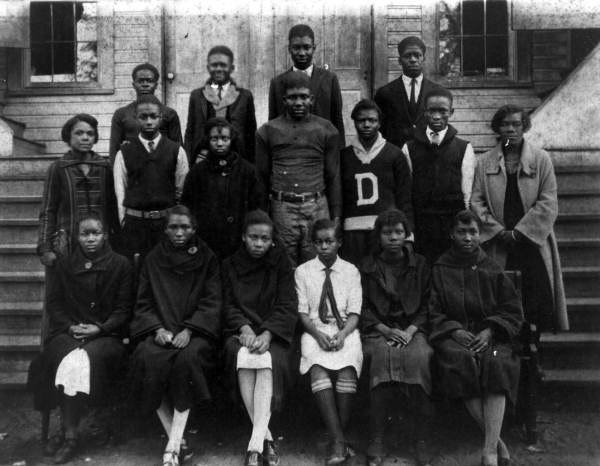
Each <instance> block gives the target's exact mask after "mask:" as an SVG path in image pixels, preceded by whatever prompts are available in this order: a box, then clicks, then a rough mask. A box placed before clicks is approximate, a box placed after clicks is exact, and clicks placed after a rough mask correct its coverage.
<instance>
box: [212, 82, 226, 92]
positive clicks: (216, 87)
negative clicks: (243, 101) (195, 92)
mask: <svg viewBox="0 0 600 466" xmlns="http://www.w3.org/2000/svg"><path fill="white" fill-rule="evenodd" d="M230 84H231V81H227V82H226V83H225V84H221V87H222V88H223V90H224V91H226V90H227V89H229V85H230ZM210 87H212V88H213V89H218V88H219V84H216V83H213V82H211V83H210Z"/></svg>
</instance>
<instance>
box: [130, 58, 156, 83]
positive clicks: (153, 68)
mask: <svg viewBox="0 0 600 466" xmlns="http://www.w3.org/2000/svg"><path fill="white" fill-rule="evenodd" d="M141 70H148V71H151V72H152V74H153V75H154V80H155V81H158V78H160V73H159V72H158V69H156V66H154V65H153V64H152V63H147V62H146V63H142V64H140V65H137V66H136V67H135V68H134V69H133V71H132V72H131V79H133V80H134V81H135V74H136V73H137V72H138V71H141Z"/></svg>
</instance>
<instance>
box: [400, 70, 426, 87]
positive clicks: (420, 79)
mask: <svg viewBox="0 0 600 466" xmlns="http://www.w3.org/2000/svg"><path fill="white" fill-rule="evenodd" d="M414 79H415V80H416V81H417V83H416V84H417V86H420V85H421V82H423V73H421V74H420V75H419V76H417V77H416V78H414ZM412 80H413V78H411V77H410V76H406V75H405V74H403V75H402V81H404V84H405V85H406V86H410V83H411V82H412Z"/></svg>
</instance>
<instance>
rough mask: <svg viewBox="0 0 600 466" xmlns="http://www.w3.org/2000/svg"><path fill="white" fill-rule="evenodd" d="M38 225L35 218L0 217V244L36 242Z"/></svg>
mask: <svg viewBox="0 0 600 466" xmlns="http://www.w3.org/2000/svg"><path fill="white" fill-rule="evenodd" d="M38 227H39V220H38V219H37V218H27V219H21V218H16V219H15V218H8V219H0V244H23V243H30V244H31V243H37V240H38Z"/></svg>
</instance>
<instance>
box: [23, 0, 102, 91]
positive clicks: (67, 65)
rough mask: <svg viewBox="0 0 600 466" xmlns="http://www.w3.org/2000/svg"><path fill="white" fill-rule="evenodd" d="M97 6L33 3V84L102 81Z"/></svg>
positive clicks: (31, 64) (84, 3) (69, 3)
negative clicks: (100, 76)
mask: <svg viewBox="0 0 600 466" xmlns="http://www.w3.org/2000/svg"><path fill="white" fill-rule="evenodd" d="M96 18H97V15H96V3H95V2H94V3H92V2H81V3H79V2H31V9H30V13H29V23H30V44H31V45H30V47H31V48H30V49H29V70H30V82H31V83H72V82H96V81H98V52H97V49H98V42H97V21H96Z"/></svg>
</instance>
